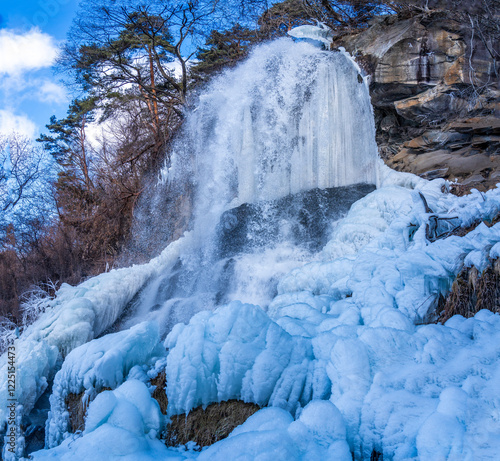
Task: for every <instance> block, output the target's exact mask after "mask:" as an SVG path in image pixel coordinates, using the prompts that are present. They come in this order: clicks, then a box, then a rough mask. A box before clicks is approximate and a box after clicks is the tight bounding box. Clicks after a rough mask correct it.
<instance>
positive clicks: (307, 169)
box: [0, 41, 500, 461]
mask: <svg viewBox="0 0 500 461" xmlns="http://www.w3.org/2000/svg"><path fill="white" fill-rule="evenodd" d="M272 53H274V54H272ZM276 53H277V54H276ZM271 56H274V58H272V57H271ZM249 63H251V64H249ZM332 66H336V68H337V67H338V69H340V70H338V71H337V70H332V69H330V67H332ZM267 71H269V75H268V77H269V79H270V81H269V82H268V81H266V79H265V78H264V76H263V74H265V73H266V72H267ZM341 73H342V74H345V73H347V74H350V78H349V79H348V81H346V82H345V84H344V83H342V80H341V79H340V80H339V79H338V78H337V76H338V75H340V74H341ZM250 74H252V75H250ZM287 75H292V76H293V77H287ZM252 78H253V79H256V80H255V82H256V83H253V84H250V83H251V82H250V81H251V79H252ZM300 80H303V81H304V85H305V86H304V87H299V88H298V89H297V85H298V82H299V81H300ZM330 80H331V81H333V80H334V81H338V82H339V85H340V88H339V89H338V90H337V89H336V90H332V91H331V93H330V94H328V95H327V94H325V92H324V91H321V92H319V91H318V90H317V85H320V87H323V86H322V85H327V86H332V85H330V83H328V84H327V83H325V82H328V81H330ZM228 82H233V86H232V87H230V88H229V87H228V85H227V83H228ZM288 84H290V85H291V86H288ZM343 85H344V86H343ZM245 88H246V89H245ZM249 88H250V90H249ZM243 89H245V91H248V92H249V93H250V94H247V93H245V91H243ZM271 89H272V90H274V89H275V90H276V91H274V92H273V91H271ZM353 91H354V93H355V94H356V96H355V97H360V98H361V97H363V98H365V99H364V100H363V102H362V104H361V106H360V107H361V108H360V107H357V108H354V109H353V111H351V112H352V113H351V112H350V110H349V111H348V113H344V112H341V109H340V108H337V107H336V105H334V101H336V102H335V104H336V103H340V104H341V105H344V106H345V105H346V104H347V100H349V99H354V96H353V94H354V93H353ZM264 95H265V97H264ZM245 99H247V100H246V102H245V104H246V105H245V104H243V100H245ZM321 99H325V100H329V103H328V104H327V105H325V106H322V105H321V104H320V100H321ZM261 103H262V104H263V105H260V104H261ZM200 104H201V105H200V107H199V108H198V110H197V113H196V111H195V115H193V118H190V119H189V120H188V124H187V130H188V131H189V130H190V129H192V128H193V127H196V126H198V127H199V123H201V121H205V122H204V123H206V124H205V125H203V123H202V127H203V130H204V131H203V130H202V132H204V133H205V134H206V136H205V137H203V136H199V137H195V138H194V139H191V140H190V141H189V140H186V138H183V141H182V142H185V143H188V144H189V143H196V142H199V143H200V144H199V146H198V147H197V148H195V151H196V152H198V154H199V155H198V156H197V157H196V159H197V166H196V170H197V171H199V172H200V174H199V176H198V180H199V184H198V186H199V187H198V193H199V195H198V198H197V206H198V208H197V219H196V223H195V227H194V229H193V231H192V232H190V233H187V234H185V236H184V237H182V238H181V239H179V240H178V241H177V242H174V243H173V244H171V245H169V246H168V247H167V248H166V249H165V250H164V252H163V253H162V254H161V255H160V256H158V257H157V258H155V259H153V260H152V261H151V262H150V263H148V264H145V265H142V266H133V267H131V268H126V269H120V270H113V271H111V272H109V273H105V274H101V275H99V276H97V277H94V278H92V279H90V280H87V281H86V282H84V283H82V284H81V285H79V286H78V287H70V286H63V287H62V288H61V289H60V291H59V292H58V294H57V297H56V298H55V300H54V301H53V302H52V306H51V309H49V310H48V311H47V312H46V313H45V314H44V315H43V316H42V317H41V318H40V319H39V320H38V321H37V322H36V323H34V324H33V325H32V326H31V327H30V328H29V329H27V330H26V331H25V332H24V333H23V334H22V336H21V337H20V338H19V339H18V340H17V341H16V353H17V369H18V376H17V380H18V381H17V382H18V387H17V388H18V393H17V396H16V397H17V400H18V402H19V404H20V406H19V407H18V410H19V412H20V414H21V415H22V414H26V415H27V414H29V412H30V411H31V410H32V408H33V407H34V405H35V402H36V401H37V400H38V399H39V397H40V396H41V395H42V393H43V392H44V391H45V390H46V389H47V387H48V385H49V382H51V381H52V380H53V389H52V396H51V413H50V417H49V419H48V422H47V445H48V447H52V448H50V449H46V450H40V451H38V452H35V453H33V454H32V456H33V459H34V460H36V461H42V460H48V459H58V460H88V459H92V460H95V461H98V460H103V461H104V460H106V461H107V460H117V459H123V460H131V461H132V460H134V461H136V460H138V461H141V460H159V459H176V460H188V459H199V460H223V459H231V460H242V461H243V460H245V461H246V460H252V461H253V460H257V459H258V460H270V461H271V460H272V461H281V460H283V461H288V460H310V461H313V460H317V459H338V460H342V461H344V460H345V461H348V460H351V459H352V457H351V453H353V455H354V458H355V459H356V460H369V459H370V458H371V456H372V453H373V452H379V453H383V455H384V458H385V459H392V460H394V461H398V460H400V461H403V460H405V461H407V460H414V461H417V460H419V461H424V460H425V461H428V460H436V461H437V460H443V459H448V460H458V459H460V460H471V461H472V460H479V459H481V460H482V459H485V460H486V459H492V460H493V459H496V457H497V456H498V453H500V399H499V397H498V389H499V388H500V360H499V357H500V315H498V314H493V313H491V312H489V311H484V310H483V311H480V312H479V313H478V314H476V315H475V317H473V318H470V319H464V318H463V317H460V316H455V317H452V318H451V319H450V320H448V321H447V322H446V324H445V325H440V324H431V323H429V324H427V323H428V322H429V321H431V320H432V315H433V313H434V310H435V307H436V303H437V300H438V298H439V296H440V295H443V294H446V293H447V292H448V290H449V289H450V285H451V282H452V281H453V279H454V278H455V276H456V275H457V274H458V273H459V271H460V270H461V269H462V268H463V267H464V266H471V265H474V266H475V267H477V268H478V270H480V271H481V270H483V269H485V268H486V266H487V265H488V264H489V263H490V262H491V261H493V260H495V259H498V257H499V255H500V224H496V225H494V226H491V227H488V225H486V224H485V223H482V224H480V225H478V226H477V227H476V228H475V229H474V230H473V231H471V232H469V233H468V234H466V235H465V236H462V237H458V236H448V237H445V238H440V239H429V232H428V229H429V228H430V225H431V224H432V220H436V219H437V217H443V218H447V219H448V220H452V221H453V222H454V223H457V224H458V225H460V226H462V227H467V226H470V225H471V224H473V223H477V222H479V221H485V222H491V221H492V220H493V218H494V217H496V216H497V215H498V214H499V212H500V191H499V190H498V189H495V190H492V191H489V192H487V193H485V194H482V193H479V192H478V191H473V193H472V194H470V195H468V196H464V197H455V196H453V195H451V194H448V193H447V192H446V187H447V184H446V183H445V182H444V181H442V180H434V181H431V182H428V181H425V180H423V179H420V178H417V177H415V176H412V175H408V174H400V173H396V172H392V171H390V170H389V169H388V168H385V167H383V166H382V165H381V164H380V163H381V162H378V161H375V160H374V159H373V157H372V154H373V150H372V149H373V143H374V140H373V120H371V121H368V122H366V123H367V125H366V126H364V122H362V120H363V118H362V117H367V120H368V118H370V117H371V113H370V108H369V100H368V93H367V89H366V86H365V85H364V84H363V83H360V82H358V78H357V69H356V67H355V66H354V65H353V64H352V63H351V62H350V61H349V60H348V59H347V58H346V56H345V55H344V54H328V53H325V52H322V51H319V50H317V49H314V48H312V47H310V46H308V45H307V44H304V43H298V44H291V43H289V42H286V41H279V42H278V43H274V44H268V45H264V46H263V47H261V48H259V49H257V50H256V51H255V54H254V55H253V57H252V58H251V59H250V61H248V62H247V63H245V64H242V66H240V67H239V68H237V69H235V70H234V71H232V72H230V73H228V74H227V75H226V76H225V77H222V79H221V80H217V81H216V82H215V83H214V84H213V85H212V86H211V87H210V89H209V91H208V93H206V94H205V95H202V96H201V103H200ZM332 105H334V107H333V108H332ZM213 107H218V109H217V110H221V111H222V112H223V113H222V114H218V113H215V112H213V111H212V108H213ZM318 108H319V109H318ZM281 109H283V112H281ZM315 109H318V110H315ZM344 109H345V107H343V108H342V110H344ZM335 111H337V112H335ZM333 113H335V114H336V115H335V116H333V115H332V114H333ZM353 114H354V115H353ZM352 116H353V117H354V118H355V119H356V118H359V119H358V120H353V119H352V118H349V117H352ZM332 117H333V118H332ZM338 117H340V119H339V118H338ZM344 119H345V120H346V122H345V123H346V125H345V126H344V125H343V121H344ZM252 120H253V121H254V122H255V123H256V125H255V126H254V125H252V124H251V123H250V121H252ZM334 120H337V121H336V122H335V121H334ZM339 120H342V123H341V122H340V121H339ZM347 120H350V121H347ZM289 123H291V125H292V126H291V127H290V126H289V125H288V124H289ZM336 123H338V124H339V125H342V128H339V130H337V128H336V127H335V126H334V125H336ZM351 124H353V125H352V126H354V129H352V126H351ZM240 125H242V126H243V130H239V131H238V129H237V127H238V126H240ZM314 125H317V126H320V127H321V129H320V130H319V131H317V130H315V129H313V126H314ZM224 127H226V128H227V130H226V129H223V128H224ZM345 128H346V129H347V131H345V130H344V129H345ZM193 129H194V128H193ZM196 130H198V128H196ZM343 130H344V131H343ZM196 133H198V131H196ZM342 133H344V134H342ZM346 133H350V134H346ZM349 136H350V137H351V138H352V137H354V138H360V139H350V138H349ZM365 136H366V137H367V138H366V139H361V138H362V137H365ZM330 143H333V144H334V147H332V146H331V144H330ZM181 144H182V143H181ZM256 146H260V147H259V148H256ZM177 147H179V146H177ZM188 147H189V146H188ZM318 147H319V150H318V149H317V148H318ZM202 151H204V152H205V155H204V152H202ZM322 152H323V153H324V155H325V156H326V157H325V158H328V159H331V158H332V157H334V158H337V157H335V156H336V155H337V154H339V155H341V156H344V155H345V156H346V157H345V158H344V160H342V161H341V163H346V164H345V167H346V169H345V170H343V171H344V173H341V174H340V173H339V174H338V175H337V173H338V172H337V170H334V169H330V166H332V165H333V163H332V164H329V165H330V166H328V167H325V168H326V169H325V170H323V169H321V170H320V169H318V168H316V167H318V165H319V164H321V163H322V162H323V160H324V158H323V157H322V155H323V154H322ZM358 154H359V156H358ZM232 155H234V157H232ZM349 155H355V156H357V157H356V158H357V159H358V160H356V161H355V162H354V164H353V163H349V162H351V160H350V157H349ZM365 155H366V156H365ZM321 158H323V160H321ZM184 160H185V158H184ZM210 160H211V161H213V163H210ZM289 160H290V163H288V162H289ZM365 161H366V163H364V162H365ZM301 162H305V164H304V165H306V166H303V164H301ZM279 165H281V166H284V170H281V169H280V168H278V166H279ZM314 165H315V166H316V167H314V168H313V167H312V166H314ZM357 165H366V166H367V168H366V169H363V168H362V169H361V170H362V171H361V172H360V173H361V176H360V178H359V180H360V181H366V182H377V184H378V186H379V187H378V189H377V190H375V191H373V192H371V193H369V194H368V195H366V196H365V197H364V198H362V199H360V200H359V201H357V202H356V203H355V204H354V205H353V206H352V207H351V208H350V210H349V212H348V213H347V215H346V216H340V217H337V218H335V219H334V220H333V222H331V223H330V224H329V230H328V232H329V233H328V238H327V243H326V244H325V245H323V246H322V248H321V249H320V251H316V250H314V251H312V250H310V249H307V248H303V247H301V246H300V245H295V244H293V243H292V242H290V241H289V240H288V241H287V240H286V239H285V238H283V239H282V240H279V239H278V241H277V242H275V243H274V244H273V245H272V246H267V247H250V249H248V248H246V249H245V251H243V252H240V253H237V254H236V253H235V254H234V255H232V256H227V257H224V258H221V257H220V255H219V259H217V258H215V256H214V255H216V253H217V252H216V251H214V248H215V244H214V242H215V240H216V236H217V234H216V226H217V224H218V223H219V218H220V217H221V215H222V213H224V212H227V211H228V209H229V208H230V207H232V206H238V205H240V204H241V203H242V202H243V201H247V200H250V201H259V200H264V199H265V200H272V199H277V198H278V197H281V196H283V195H286V194H289V193H291V192H299V191H301V190H303V189H308V188H312V187H316V186H320V187H330V186H336V185H341V184H343V181H344V180H345V181H346V183H351V182H356V181H357V180H356V176H355V173H354V171H352V172H349V168H353V167H354V166H357ZM184 166H185V165H184ZM292 166H293V168H292ZM182 168H183V156H182V151H180V150H178V151H177V158H176V159H175V160H174V162H173V164H172V166H171V168H170V170H169V171H168V172H166V174H167V175H174V176H175V175H176V174H178V172H179V170H180V169H182ZM294 168H296V170H294ZM332 168H333V167H332ZM226 169H227V170H228V171H229V174H226V173H225V170H226ZM188 170H189V169H188ZM176 171H177V172H176ZM191 172H192V171H191ZM201 172H203V174H202V173H201ZM205 173H206V174H205ZM264 173H266V174H264ZM267 173H269V176H267ZM323 173H325V174H324V175H323ZM351 173H352V175H351ZM363 175H364V176H363ZM231 178H233V179H234V178H237V180H236V181H232V182H231V181H229V179H231ZM332 178H333V179H332ZM422 197H423V198H424V199H425V201H426V203H427V206H428V207H429V208H430V209H431V210H432V213H429V211H428V209H426V207H425V206H424V201H423V198H422ZM265 200H264V202H261V204H262V203H266V202H265ZM262 209H265V207H264V208H262ZM312 219H314V217H312ZM262 222H264V221H262ZM280 224H281V222H280ZM287 225H288V224H287ZM285 230H286V229H285ZM252 235H253V234H251V233H250V237H252ZM280 235H281V234H280ZM282 235H283V236H286V235H288V234H287V233H286V232H284V233H283V234H282ZM206 240H208V241H209V242H210V243H207V244H205V242H206ZM430 240H435V241H430ZM207 254H208V256H207ZM214 258H215V259H214ZM230 259H233V262H232V263H229V261H230ZM229 266H231V271H229V270H228V269H227V268H228V267H229ZM224 274H226V275H227V274H230V275H231V276H232V277H236V278H237V279H238V280H239V283H240V285H238V288H237V289H236V290H234V291H233V292H232V293H231V296H232V297H233V298H234V299H229V301H230V302H227V303H226V302H224V303H222V302H220V303H217V302H214V297H213V293H214V292H217V291H219V289H220V288H221V287H223V285H224V284H226V285H227V284H228V281H227V278H224V277H222V275H224ZM215 283H217V284H218V285H217V287H216V289H215V288H214V287H213V286H211V284H215ZM260 285H265V286H266V287H271V288H272V289H273V290H275V293H274V292H273V291H272V290H268V292H267V295H265V296H264V295H263V293H262V292H259V291H258V290H257V287H258V286H260ZM188 286H194V289H192V290H186V287H188ZM269 293H272V295H270V294H269ZM242 301H243V302H242ZM183 315H184V317H182V316H183ZM172 319H173V320H175V321H177V322H178V321H179V320H183V321H184V322H183V323H178V324H176V325H175V326H173V328H170V327H166V325H170V324H169V322H171V321H172ZM144 320H146V322H144ZM143 322H144V323H143ZM111 330H112V331H114V333H110V331H111ZM167 333H168V335H167ZM165 335H166V338H165ZM2 361H3V362H2V366H3V368H2V373H6V369H7V368H6V357H5V356H4V357H2ZM58 370H59V371H58ZM161 370H164V371H165V373H166V376H167V387H166V393H167V396H168V400H169V407H168V414H167V416H166V417H164V416H163V415H161V413H160V409H159V406H158V404H157V403H156V401H155V400H154V399H152V397H151V392H152V386H151V384H150V383H149V378H150V377H151V376H153V375H154V374H155V373H158V372H159V371H161ZM56 372H57V374H56ZM54 376H55V378H54ZM5 382H6V380H4V381H3V382H2V385H1V386H2V387H0V421H2V422H5V420H6V413H5V411H6V408H7V387H6V384H5ZM103 387H111V388H113V390H110V391H109V390H105V391H103V392H100V393H99V391H100V390H102V388H103ZM81 392H84V394H85V395H87V396H88V401H89V407H88V413H87V418H86V424H85V429H84V430H83V432H82V433H75V434H70V433H69V432H68V414H67V412H66V411H65V402H64V400H65V397H66V396H67V395H68V394H69V393H74V394H75V393H81ZM234 398H236V399H242V400H245V401H251V402H255V403H258V404H259V405H261V406H263V407H265V408H262V409H261V410H259V411H258V412H257V413H255V414H254V415H253V416H251V417H250V418H249V419H248V420H247V421H246V422H245V423H244V424H243V425H241V426H240V427H238V428H237V429H235V430H234V431H233V433H232V434H231V435H230V436H229V437H228V438H227V439H225V440H221V441H219V442H217V443H215V444H214V445H212V446H211V447H208V448H204V449H203V450H201V451H198V450H195V449H194V448H195V447H193V445H192V444H188V445H187V446H186V447H180V448H167V447H166V446H165V445H164V444H163V443H162V442H161V440H160V439H159V437H160V434H161V432H162V431H163V430H164V429H165V426H166V424H167V420H168V419H167V418H168V417H169V416H171V415H173V414H180V413H184V412H188V411H190V410H191V409H193V408H194V407H196V406H199V405H206V404H209V403H212V402H218V401H222V400H227V399H234ZM92 399H93V400H92ZM3 424H4V425H5V423H3ZM3 455H4V456H3V458H4V459H13V457H12V456H11V455H10V454H9V453H8V452H7V451H6V450H5V448H4V453H3ZM9 456H10V458H9Z"/></svg>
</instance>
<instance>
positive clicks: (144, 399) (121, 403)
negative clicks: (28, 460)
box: [32, 380, 184, 461]
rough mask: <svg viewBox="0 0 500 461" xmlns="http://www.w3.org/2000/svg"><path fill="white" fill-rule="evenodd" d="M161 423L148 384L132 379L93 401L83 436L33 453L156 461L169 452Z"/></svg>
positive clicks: (104, 460)
mask: <svg viewBox="0 0 500 461" xmlns="http://www.w3.org/2000/svg"><path fill="white" fill-rule="evenodd" d="M162 424H163V421H162V414H161V412H160V407H159V405H158V403H157V402H156V401H155V400H153V399H152V398H151V395H150V393H149V390H148V388H147V387H146V385H145V384H144V383H142V382H140V381H137V380H130V381H127V382H125V383H124V384H122V385H121V386H120V387H119V388H118V389H116V390H114V391H104V392H102V393H101V394H99V395H98V396H97V397H96V398H95V400H94V401H93V402H92V403H91V404H90V407H89V409H88V416H87V420H86V427H85V431H84V432H83V437H81V436H78V435H76V436H72V437H69V438H67V439H66V440H64V442H63V443H62V444H61V445H59V446H58V447H56V448H53V449H52V450H41V451H38V452H36V453H33V455H32V456H33V459H34V460H36V461H42V460H49V459H58V460H61V461H64V460H67V461H70V460H71V461H78V460H81V461H88V460H89V459H91V460H92V461H101V460H102V461H109V460H113V459H121V460H129V461H156V460H158V459H164V458H165V457H166V456H165V452H166V451H167V450H166V447H165V445H164V444H163V443H161V442H160V441H159V440H158V439H157V436H158V433H159V431H160V428H161V427H162ZM173 458H174V459H178V460H182V459H184V457H181V456H179V457H175V456H173Z"/></svg>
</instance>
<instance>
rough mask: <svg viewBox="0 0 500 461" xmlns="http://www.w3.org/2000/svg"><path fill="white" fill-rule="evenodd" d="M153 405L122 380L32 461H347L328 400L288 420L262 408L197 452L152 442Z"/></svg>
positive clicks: (157, 417) (156, 416) (142, 389)
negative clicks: (79, 428)
mask: <svg viewBox="0 0 500 461" xmlns="http://www.w3.org/2000/svg"><path fill="white" fill-rule="evenodd" d="M161 419H162V418H161V413H160V411H159V407H158V404H157V403H156V401H155V400H153V399H151V397H150V395H149V392H148V390H147V388H146V386H145V385H144V384H143V383H141V382H140V381H135V380H131V381H127V382H126V383H124V384H122V385H121V386H120V387H119V388H118V389H116V390H115V391H105V392H103V393H101V394H99V395H98V396H97V397H96V399H95V400H94V401H93V402H92V403H91V404H90V407H89V411H88V418H87V427H86V429H85V431H84V432H83V434H82V436H81V437H78V436H73V437H71V438H69V439H66V440H65V441H64V442H63V443H62V444H61V445H59V446H58V447H56V448H53V449H50V450H41V451H38V452H36V453H33V460H34V461H44V460H49V459H58V460H60V461H78V460H82V461H87V460H89V459H92V460H93V461H100V460H102V461H108V460H113V459H120V460H129V461H153V460H157V459H168V460H170V459H172V460H178V461H181V460H187V459H198V460H199V461H208V460H222V459H230V460H232V461H254V460H260V461H267V460H268V461H293V460H297V461H299V460H300V461H316V460H318V459H323V458H324V459H335V460H338V461H351V459H352V458H351V454H350V452H349V446H348V444H347V442H346V429H345V425H344V422H343V419H342V415H341V414H340V412H339V410H338V409H337V408H336V407H335V406H334V405H333V404H332V403H331V402H329V401H319V400H316V401H313V402H311V403H310V404H309V405H307V406H306V407H305V408H304V409H303V411H302V413H301V415H300V416H299V417H298V418H297V420H294V419H293V417H292V416H291V415H290V413H288V412H287V411H285V410H282V409H280V408H272V407H271V408H265V409H262V410H260V411H258V412H257V413H255V414H254V415H252V416H251V417H250V418H248V420H247V421H246V422H245V423H244V424H242V425H241V426H239V427H238V428H236V429H235V430H234V431H233V432H232V433H231V434H230V435H229V437H228V438H227V439H225V440H222V441H220V442H217V443H215V444H214V445H212V446H211V447H208V448H206V449H204V450H203V451H202V452H201V453H200V452H198V451H194V450H193V449H190V450H185V449H172V448H167V447H166V446H165V445H164V444H163V443H162V442H160V441H159V440H158V439H157V438H156V434H157V433H158V431H159V430H160V428H161V426H162V421H161Z"/></svg>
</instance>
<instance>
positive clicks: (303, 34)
mask: <svg viewBox="0 0 500 461" xmlns="http://www.w3.org/2000/svg"><path fill="white" fill-rule="evenodd" d="M287 33H288V35H290V37H293V38H296V39H299V40H304V41H306V42H308V43H311V44H312V45H315V46H320V47H322V48H326V49H327V50H329V49H330V45H331V44H332V38H333V31H332V30H331V29H330V28H329V27H328V26H327V25H326V24H324V23H322V22H318V25H317V26H311V25H309V24H306V25H303V26H298V27H294V28H293V29H290V30H289V31H288V32H287Z"/></svg>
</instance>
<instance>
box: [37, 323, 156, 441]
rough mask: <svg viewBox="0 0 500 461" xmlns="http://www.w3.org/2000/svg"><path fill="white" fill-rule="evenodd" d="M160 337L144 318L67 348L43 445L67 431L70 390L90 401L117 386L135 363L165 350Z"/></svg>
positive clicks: (144, 361)
mask: <svg viewBox="0 0 500 461" xmlns="http://www.w3.org/2000/svg"><path fill="white" fill-rule="evenodd" d="M159 340H160V338H159V332H158V326H157V325H156V324H153V323H149V322H143V323H141V324H139V325H136V326H135V327H133V328H131V329H130V330H125V331H121V332H119V333H114V334H109V335H106V336H104V337H102V338H99V339H95V340H93V341H90V342H88V343H86V344H84V345H82V346H80V347H77V348H76V349H74V350H73V351H72V352H70V353H69V354H68V356H67V357H66V360H65V361H64V363H63V365H62V368H61V370H60V371H59V372H58V373H57V374H56V376H55V378H54V384H53V388H52V394H51V396H50V412H49V416H48V419H47V423H46V429H45V445H46V446H47V447H48V448H52V447H55V446H57V445H59V444H60V443H61V441H62V440H63V439H65V438H66V437H68V436H69V435H70V434H69V415H68V410H67V407H66V398H67V397H68V396H69V395H70V394H74V395H78V394H80V393H84V395H83V396H82V402H89V401H91V400H93V399H94V398H95V396H96V395H97V393H98V392H99V391H100V390H102V389H103V388H106V387H107V388H112V389H114V388H116V387H118V385H120V384H121V383H122V382H123V381H124V380H125V378H126V377H127V375H128V374H129V372H130V370H132V368H133V367H134V366H136V365H146V364H147V362H148V361H149V360H150V359H152V358H153V357H154V356H156V357H157V356H159V355H162V354H164V350H163V348H161V347H158V346H159ZM87 423H88V421H87Z"/></svg>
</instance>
